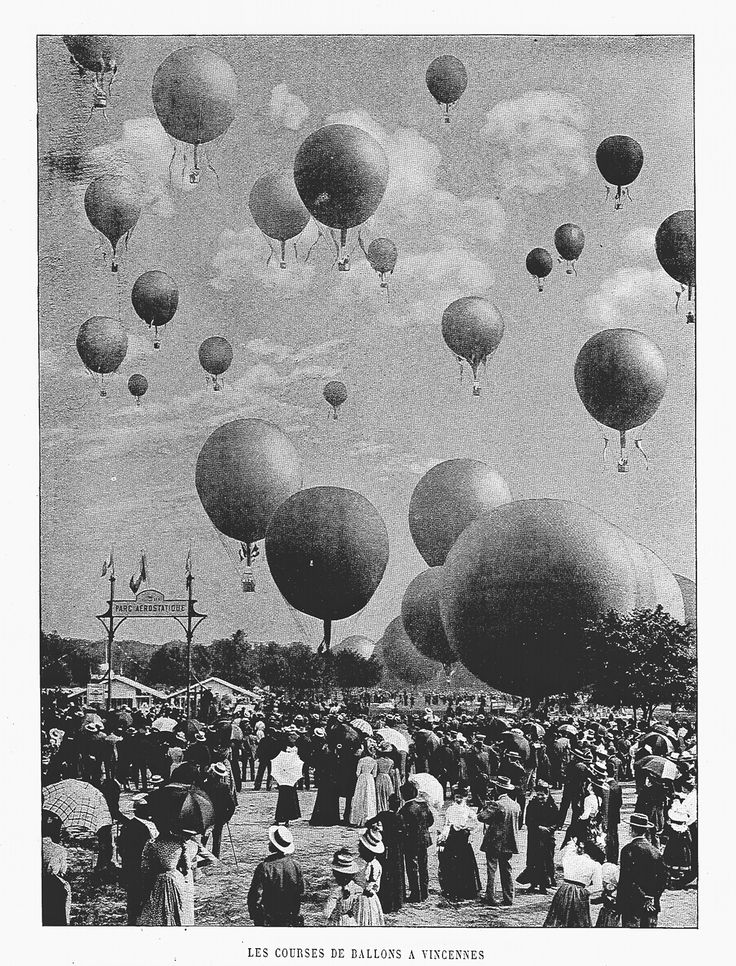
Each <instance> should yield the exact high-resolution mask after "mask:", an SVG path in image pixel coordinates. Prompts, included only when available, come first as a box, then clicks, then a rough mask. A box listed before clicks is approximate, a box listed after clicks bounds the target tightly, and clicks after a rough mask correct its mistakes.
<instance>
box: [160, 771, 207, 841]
mask: <svg viewBox="0 0 736 966" xmlns="http://www.w3.org/2000/svg"><path fill="white" fill-rule="evenodd" d="M151 813H152V814H151V817H152V818H153V820H154V822H155V823H156V825H158V826H159V827H163V828H170V829H172V830H175V831H182V832H183V831H185V830H186V831H188V832H196V833H197V834H198V835H203V834H204V833H205V832H206V831H207V830H208V829H211V828H212V826H213V825H214V824H215V809H214V806H213V804H212V801H211V799H210V797H209V795H207V793H206V792H204V791H202V789H201V788H197V786H196V785H180V784H177V783H172V784H170V785H164V786H163V788H161V789H160V791H158V792H156V794H155V796H154V799H153V803H152V807H151Z"/></svg>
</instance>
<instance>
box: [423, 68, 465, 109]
mask: <svg viewBox="0 0 736 966" xmlns="http://www.w3.org/2000/svg"><path fill="white" fill-rule="evenodd" d="M467 86H468V72H467V71H466V70H465V65H464V64H463V62H462V61H461V60H458V59H457V57H452V56H451V55H450V54H444V55H443V56H442V57H436V58H435V59H434V60H433V61H432V63H431V64H430V65H429V67H428V68H427V87H428V88H429V93H430V94H431V95H432V97H433V98H434V99H435V100H436V101H437V103H438V104H439V105H440V107H444V109H445V124H449V123H450V108H451V107H454V106H455V104H457V102H458V101H459V100H460V98H461V97H462V95H463V94H464V93H465V88H466V87H467Z"/></svg>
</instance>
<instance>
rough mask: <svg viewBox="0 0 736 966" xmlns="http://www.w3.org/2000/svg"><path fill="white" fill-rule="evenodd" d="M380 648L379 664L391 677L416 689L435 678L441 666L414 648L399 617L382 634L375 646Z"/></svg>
mask: <svg viewBox="0 0 736 966" xmlns="http://www.w3.org/2000/svg"><path fill="white" fill-rule="evenodd" d="M379 648H380V652H379V653H380V655H381V663H382V664H383V666H384V667H385V668H386V670H387V671H388V672H389V674H391V675H392V676H393V677H395V678H398V680H399V681H401V682H402V683H403V684H410V685H412V686H413V687H416V686H417V685H419V684H426V683H427V682H428V681H431V680H432V679H433V678H435V677H436V676H437V674H438V673H439V672H440V671H441V670H442V665H441V664H439V663H438V662H437V661H432V660H430V659H429V658H428V657H426V656H425V655H424V654H422V653H421V652H420V651H418V650H417V649H416V647H414V645H413V644H412V642H411V640H410V639H409V636H408V634H407V633H406V630H405V628H404V621H403V620H402V618H401V617H395V618H394V619H393V620H392V621H391V623H390V624H389V625H388V627H387V628H386V630H385V631H384V632H383V636H382V637H381V640H380V641H379V642H378V645H377V646H376V650H378V649H379Z"/></svg>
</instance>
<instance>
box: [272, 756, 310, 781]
mask: <svg viewBox="0 0 736 966" xmlns="http://www.w3.org/2000/svg"><path fill="white" fill-rule="evenodd" d="M303 768H304V762H303V761H302V760H301V758H300V757H299V755H297V754H295V753H294V752H293V751H281V752H279V754H278V755H276V757H275V758H274V759H273V761H272V762H271V777H272V778H273V780H274V781H275V782H276V784H277V785H296V783H297V782H298V781H299V779H300V778H301V777H302V769H303Z"/></svg>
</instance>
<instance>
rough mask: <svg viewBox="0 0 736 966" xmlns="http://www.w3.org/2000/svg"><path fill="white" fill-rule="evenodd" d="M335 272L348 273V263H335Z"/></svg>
mask: <svg viewBox="0 0 736 966" xmlns="http://www.w3.org/2000/svg"><path fill="white" fill-rule="evenodd" d="M337 270H338V272H349V271H350V262H338V263H337Z"/></svg>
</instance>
